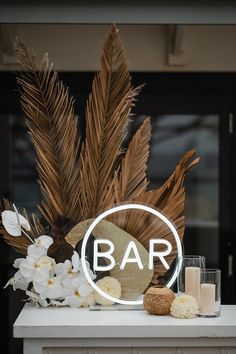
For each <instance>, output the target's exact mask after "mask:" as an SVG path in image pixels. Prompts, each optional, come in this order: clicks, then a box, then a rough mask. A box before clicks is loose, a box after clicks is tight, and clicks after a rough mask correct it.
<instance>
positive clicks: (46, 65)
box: [0, 25, 199, 306]
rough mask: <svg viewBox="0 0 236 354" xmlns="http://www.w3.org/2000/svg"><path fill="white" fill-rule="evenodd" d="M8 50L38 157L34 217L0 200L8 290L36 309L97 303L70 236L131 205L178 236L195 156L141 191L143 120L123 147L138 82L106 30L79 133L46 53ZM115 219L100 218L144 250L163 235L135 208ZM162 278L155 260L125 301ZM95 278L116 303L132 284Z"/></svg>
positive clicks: (146, 124) (129, 278)
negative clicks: (150, 211)
mask: <svg viewBox="0 0 236 354" xmlns="http://www.w3.org/2000/svg"><path fill="white" fill-rule="evenodd" d="M16 54H17V57H18V61H19V64H20V65H21V67H22V68H23V70H22V73H21V74H20V75H19V77H18V80H17V81H18V84H19V86H20V99H21V106H22V110H23V112H24V115H25V119H26V125H27V129H28V131H29V133H30V135H31V138H32V143H33V145H34V148H35V151H36V154H37V170H38V181H39V185H40V189H41V193H42V202H41V204H40V205H39V206H38V208H39V215H37V216H36V215H35V214H33V215H28V214H27V212H26V211H25V210H23V211H22V212H21V210H20V213H18V211H17V210H16V208H15V207H14V205H12V203H11V202H10V201H8V200H4V201H3V206H2V210H3V212H2V218H0V235H2V236H3V238H4V240H5V241H6V242H7V243H8V244H9V245H10V246H12V247H13V248H14V249H15V250H16V251H18V252H19V253H21V254H22V255H23V256H24V257H25V258H21V259H17V260H16V261H15V263H14V267H16V268H17V269H18V271H17V272H16V274H15V276H14V277H13V278H12V279H11V280H10V281H9V283H8V284H9V285H12V286H13V287H14V288H15V289H17V288H19V289H22V290H24V291H26V292H27V294H28V296H29V298H30V300H31V301H33V302H36V303H38V304H40V305H42V306H46V305H48V304H50V305H51V304H55V305H67V304H68V305H70V306H75V305H76V306H77V305H79V306H80V305H83V304H87V305H89V304H92V303H94V302H95V301H96V302H97V303H103V304H106V303H107V301H106V300H104V299H103V300H102V299H101V297H100V296H98V294H94V293H93V292H92V289H91V288H90V287H89V286H88V284H87V283H86V281H85V279H84V274H83V271H82V269H81V265H80V261H79V257H80V252H81V242H82V239H83V236H84V234H82V235H81V234H79V233H78V232H77V231H78V230H80V229H81V226H82V225H84V224H86V225H87V226H88V225H89V223H90V222H91V220H93V219H94V218H95V217H96V216H97V215H98V214H100V213H101V212H103V211H104V210H106V209H109V208H111V207H113V206H114V205H117V204H119V203H125V202H126V203H131V202H134V203H141V204H142V203H143V204H145V205H147V204H148V205H150V206H152V207H154V208H158V209H161V210H162V211H163V212H164V213H165V215H166V216H167V217H168V218H169V219H170V220H171V221H172V222H173V223H174V224H175V225H176V229H177V231H178V233H179V236H180V238H181V239H182V238H183V236H184V226H185V223H184V203H185V186H184V181H185V176H186V174H187V173H188V172H189V171H190V170H192V168H193V167H195V166H196V165H197V164H198V162H199V158H198V157H196V152H195V150H191V151H188V152H186V154H185V155H184V156H183V157H182V158H181V159H180V161H179V163H178V164H177V166H176V168H175V170H174V172H173V173H171V174H170V177H169V178H168V179H167V181H166V182H165V183H164V184H163V185H162V186H160V187H159V188H157V189H154V190H151V189H150V188H149V179H148V176H147V163H148V158H149V150H150V139H151V120H150V118H145V119H144V121H143V123H142V124H141V125H140V127H139V128H138V129H137V131H136V132H135V134H134V135H133V136H132V137H131V138H130V141H129V142H128V143H127V141H125V136H126V133H127V127H128V125H129V124H132V119H134V116H133V114H132V113H131V109H132V108H133V106H134V104H135V101H136V96H137V95H138V93H139V92H140V90H141V86H139V87H136V88H134V87H133V85H132V78H131V75H130V73H129V71H128V64H127V59H126V57H125V54H124V48H123V44H122V41H121V39H120V36H119V34H118V30H117V28H116V26H115V25H113V26H112V28H111V30H110V32H109V34H108V36H107V39H106V41H105V44H104V47H103V52H102V56H101V62H100V69H99V72H98V73H97V74H96V75H95V78H94V81H93V85H92V92H91V94H90V95H89V98H88V101H87V105H86V110H85V118H86V129H85V131H84V132H83V131H81V126H83V124H78V117H77V115H76V113H75V110H74V99H73V98H71V97H70V95H69V90H68V88H67V87H65V86H64V84H63V83H62V82H61V81H60V80H59V77H58V74H57V73H56V72H55V71H54V70H53V68H52V64H51V63H50V62H49V59H48V55H47V54H45V56H44V58H43V60H42V62H41V65H40V66H39V67H38V66H37V64H36V55H35V53H34V51H33V50H32V49H28V48H27V47H26V46H25V45H24V44H23V42H22V41H20V40H18V42H17V44H16ZM81 136H85V139H84V140H82V139H81ZM121 216H122V217H120V215H116V214H114V215H112V216H111V217H110V219H109V220H108V221H109V222H112V223H113V225H115V226H117V227H118V228H119V229H120V230H121V232H124V233H125V235H126V237H128V235H129V237H133V238H135V241H136V243H137V244H140V246H142V247H143V248H144V249H145V251H147V249H148V245H149V240H150V239H151V238H153V237H156V235H158V234H161V235H162V237H163V238H166V239H170V238H171V232H170V230H169V229H168V227H167V226H163V223H162V222H160V223H159V224H158V223H156V222H155V223H154V222H151V221H150V222H148V223H149V224H148V227H146V225H144V223H143V217H142V216H143V214H142V212H141V211H140V213H139V215H137V214H135V215H134V213H133V214H132V213H131V212H130V210H127V211H124V212H123V213H122V215H121ZM70 233H72V234H73V237H71V235H69V234H70ZM45 235H46V236H45ZM94 237H96V235H95V236H94ZM72 238H73V243H72V242H70V240H71V239H72ZM118 239H119V238H118V237H117V240H118ZM89 247H90V248H89V252H88V253H90V255H89V254H88V258H87V260H90V259H92V257H90V256H91V253H92V250H93V242H92V241H91V242H90V244H89ZM175 258H176V248H175V247H173V250H172V252H171V254H170V255H169V256H168V259H167V263H168V265H169V266H171V264H172V263H173V262H174V260H175ZM88 266H89V264H88ZM90 268H91V264H90ZM91 272H92V273H93V270H92V269H91ZM165 273H166V269H165V267H163V265H162V263H161V262H160V261H159V260H158V259H157V260H156V261H155V263H154V270H153V273H152V274H151V275H150V274H146V276H143V277H142V280H144V281H142V284H140V285H139V289H138V290H137V292H139V294H138V293H137V294H134V295H135V296H136V295H137V296H140V294H142V293H143V292H144V291H145V290H146V289H147V288H148V287H149V286H151V285H157V284H160V283H161V282H162V280H163V277H164V276H165ZM95 275H96V276H97V278H96V279H97V280H98V282H99V286H101V288H104V289H106V291H108V293H111V294H113V295H114V293H115V294H116V297H118V296H121V297H122V295H123V296H124V294H125V291H126V290H127V289H125V287H127V286H128V287H130V284H132V285H133V288H137V286H136V283H137V279H136V278H135V277H134V276H133V273H132V271H130V272H127V273H126V274H125V276H123V277H120V278H118V276H117V275H116V277H117V279H111V278H112V274H111V273H109V274H100V275H99V277H98V274H94V277H95ZM107 277H108V278H107ZM98 278H99V279H98ZM100 278H102V279H100ZM119 283H120V284H119ZM127 284H128V285H127ZM79 295H80V296H79Z"/></svg>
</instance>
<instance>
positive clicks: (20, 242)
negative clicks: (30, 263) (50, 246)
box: [0, 225, 31, 256]
mask: <svg viewBox="0 0 236 354" xmlns="http://www.w3.org/2000/svg"><path fill="white" fill-rule="evenodd" d="M0 235H1V236H2V237H3V239H4V241H5V242H6V243H7V244H8V245H9V246H11V247H12V248H14V249H15V250H16V251H17V252H19V253H20V254H22V255H24V256H25V255H27V248H28V246H29V245H30V244H31V243H30V240H29V239H28V238H27V237H26V236H19V237H14V236H11V235H10V234H9V233H8V232H7V231H6V230H5V229H4V227H3V226H1V225H0Z"/></svg>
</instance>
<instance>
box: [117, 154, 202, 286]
mask: <svg viewBox="0 0 236 354" xmlns="http://www.w3.org/2000/svg"><path fill="white" fill-rule="evenodd" d="M195 154H196V152H195V150H191V151H189V152H187V153H186V154H185V155H184V156H183V158H182V159H181V160H180V162H179V164H178V165H177V166H176V169H175V171H174V173H173V174H172V175H171V176H170V177H169V178H168V180H167V181H166V182H165V183H164V185H163V186H161V187H160V188H158V189H156V190H154V191H144V192H142V193H140V194H139V195H137V197H135V198H133V199H130V200H129V202H138V203H141V204H146V205H149V206H153V207H156V208H158V209H160V210H161V211H162V212H163V213H164V214H165V215H166V216H167V217H168V218H169V219H170V220H171V221H172V223H173V224H175V227H176V229H177V231H178V233H179V236H180V238H181V239H183V235H184V226H185V224H184V215H183V213H184V202H185V188H184V179H185V175H186V173H187V172H188V171H189V170H191V169H192V168H193V167H194V166H196V165H197V164H198V163H199V158H194V157H195ZM119 214H120V215H118V214H117V215H116V214H113V216H112V221H113V222H114V223H115V224H116V225H117V226H119V227H121V228H122V229H123V230H125V231H126V232H128V233H130V234H131V235H133V237H135V238H136V239H137V240H138V241H139V242H141V243H142V245H143V246H144V247H146V248H147V249H148V247H149V240H150V239H152V238H156V237H158V238H164V239H166V240H168V241H170V242H171V244H172V245H173V249H172V252H171V253H170V254H169V255H168V256H167V257H166V260H167V263H168V264H169V265H171V264H172V262H173V261H174V259H175V258H176V246H175V242H174V240H173V235H172V233H171V232H170V229H169V228H168V227H167V225H166V224H164V223H163V222H162V221H161V220H157V219H156V218H154V217H152V216H151V215H147V214H146V213H145V212H143V211H133V210H132V211H131V210H127V211H122V212H121V213H119ZM164 248H165V246H163V247H162V248H160V251H162V250H163V249H164ZM165 273H166V269H165V268H164V267H163V265H162V263H161V262H160V261H159V259H158V258H157V259H155V261H154V277H153V280H152V282H153V284H156V283H157V282H158V278H159V277H160V276H162V275H164V274H165Z"/></svg>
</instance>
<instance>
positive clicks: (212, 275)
mask: <svg viewBox="0 0 236 354" xmlns="http://www.w3.org/2000/svg"><path fill="white" fill-rule="evenodd" d="M220 278H221V272H220V270H219V269H207V268H206V269H203V270H201V286H200V303H199V309H200V311H199V316H200V317H218V316H220V305H221V296H220V288H221V280H220Z"/></svg>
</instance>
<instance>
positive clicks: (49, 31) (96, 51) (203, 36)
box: [0, 25, 236, 71]
mask: <svg viewBox="0 0 236 354" xmlns="http://www.w3.org/2000/svg"><path fill="white" fill-rule="evenodd" d="M2 28H3V33H4V32H5V33H11V37H12V38H14V36H15V35H16V34H17V35H18V36H19V37H20V38H22V39H23V41H24V42H25V43H26V45H27V46H32V47H33V48H34V49H35V51H36V52H37V53H38V54H39V56H41V55H42V54H43V52H45V51H47V52H48V53H49V55H50V59H51V60H52V61H53V62H54V63H55V68H56V69H58V70H69V71H72V70H74V71H90V70H97V68H98V63H99V57H100V54H101V48H102V44H103V42H104V39H105V37H106V33H107V31H108V29H109V26H107V25H2ZM183 28H184V36H183V49H184V64H185V65H184V66H179V67H178V66H170V65H168V62H167V56H168V55H167V48H168V44H167V43H168V36H167V33H168V31H167V26H164V25H120V26H119V29H120V34H121V36H122V38H123V41H124V45H125V49H126V53H127V56H128V60H129V65H130V70H137V71H139V70H140V71H236V26H235V25H234V26H207V25H202V26H196V25H194V26H187V25H185V26H184V27H183ZM6 29H7V30H9V29H10V30H11V31H5V30H6ZM3 60H4V61H5V63H3ZM11 60H12V58H9V57H6V56H5V58H4V59H3V58H2V59H1V57H0V70H16V69H17V65H16V64H9V63H10V61H11Z"/></svg>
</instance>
